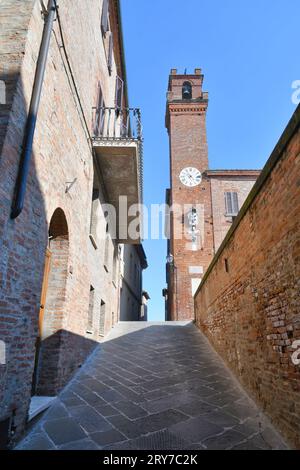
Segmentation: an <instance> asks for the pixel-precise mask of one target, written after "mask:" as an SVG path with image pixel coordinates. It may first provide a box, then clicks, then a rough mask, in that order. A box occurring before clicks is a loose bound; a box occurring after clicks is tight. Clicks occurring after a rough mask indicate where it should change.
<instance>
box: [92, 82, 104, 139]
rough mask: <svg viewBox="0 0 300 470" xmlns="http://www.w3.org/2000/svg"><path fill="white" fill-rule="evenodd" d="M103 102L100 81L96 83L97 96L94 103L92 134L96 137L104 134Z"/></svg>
mask: <svg viewBox="0 0 300 470" xmlns="http://www.w3.org/2000/svg"><path fill="white" fill-rule="evenodd" d="M104 108H105V103H104V98H103V94H102V88H101V85H100V83H98V96H97V104H96V112H95V119H94V129H93V131H94V135H95V136H97V137H100V136H103V134H104V132H103V131H104V119H105V113H104Z"/></svg>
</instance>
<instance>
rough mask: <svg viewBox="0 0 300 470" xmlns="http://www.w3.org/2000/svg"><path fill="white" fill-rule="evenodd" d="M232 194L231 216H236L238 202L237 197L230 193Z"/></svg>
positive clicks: (235, 194)
mask: <svg viewBox="0 0 300 470" xmlns="http://www.w3.org/2000/svg"><path fill="white" fill-rule="evenodd" d="M231 194H232V209H233V214H238V212H239V201H238V195H237V193H235V192H234V193H231Z"/></svg>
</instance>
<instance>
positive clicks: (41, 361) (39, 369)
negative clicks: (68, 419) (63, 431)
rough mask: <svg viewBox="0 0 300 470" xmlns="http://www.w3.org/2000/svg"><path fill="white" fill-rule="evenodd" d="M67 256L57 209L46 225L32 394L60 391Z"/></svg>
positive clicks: (65, 237) (62, 221)
mask: <svg viewBox="0 0 300 470" xmlns="http://www.w3.org/2000/svg"><path fill="white" fill-rule="evenodd" d="M68 256H69V231H68V224H67V220H66V216H65V214H64V211H63V210H62V209H60V208H58V209H56V210H55V212H54V213H53V216H52V218H51V221H50V226H49V243H48V248H47V252H46V259H45V269H44V279H43V286H42V293H41V307H40V313H39V336H38V338H37V343H36V357H35V367H34V374H33V385H32V394H33V395H44V396H54V395H56V394H57V392H58V390H59V388H60V379H59V377H60V369H61V367H62V364H60V362H61V345H62V340H63V319H64V315H65V300H66V283H67V275H68Z"/></svg>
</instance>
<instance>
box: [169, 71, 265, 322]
mask: <svg viewBox="0 0 300 470" xmlns="http://www.w3.org/2000/svg"><path fill="white" fill-rule="evenodd" d="M203 78H204V76H203V74H202V73H201V69H195V71H194V74H191V75H186V74H184V75H179V74H178V73H177V70H176V69H172V70H171V74H170V76H169V86H168V93H167V107H166V127H167V130H168V134H169V142H170V183H171V186H170V189H168V190H167V201H166V202H167V205H168V206H170V207H171V210H170V213H169V222H168V224H169V241H168V256H167V285H168V288H167V289H164V291H163V295H164V296H165V298H166V319H167V320H192V319H194V299H193V296H194V294H195V292H196V290H197V288H198V286H199V284H200V282H201V279H202V277H203V274H204V273H205V271H206V270H207V268H208V266H209V264H210V262H211V260H212V258H213V256H214V254H215V253H216V251H217V250H218V248H219V246H220V244H221V242H222V240H223V238H224V237H225V235H226V233H227V231H228V229H229V228H230V226H231V224H232V221H233V220H234V218H235V217H236V216H237V214H238V212H239V209H240V208H241V207H242V205H243V203H244V201H245V199H246V197H247V195H248V193H249V192H250V190H251V188H252V186H253V184H254V183H255V181H256V178H257V177H258V175H259V171H256V170H211V169H209V162H208V147H207V138H206V112H207V107H208V93H207V92H204V91H203V89H202V85H203Z"/></svg>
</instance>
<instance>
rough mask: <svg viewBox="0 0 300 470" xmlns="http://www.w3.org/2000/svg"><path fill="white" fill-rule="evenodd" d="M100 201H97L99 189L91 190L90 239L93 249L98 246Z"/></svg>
mask: <svg viewBox="0 0 300 470" xmlns="http://www.w3.org/2000/svg"><path fill="white" fill-rule="evenodd" d="M100 205H101V204H100V200H99V189H98V188H95V187H94V188H93V197H92V208H91V223H90V239H91V241H92V243H93V245H94V247H95V248H97V245H98V236H97V229H98V221H99V210H100Z"/></svg>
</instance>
